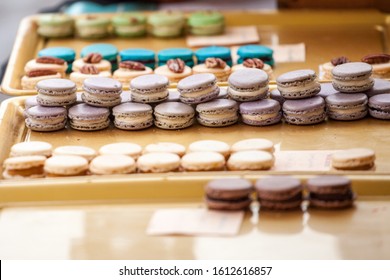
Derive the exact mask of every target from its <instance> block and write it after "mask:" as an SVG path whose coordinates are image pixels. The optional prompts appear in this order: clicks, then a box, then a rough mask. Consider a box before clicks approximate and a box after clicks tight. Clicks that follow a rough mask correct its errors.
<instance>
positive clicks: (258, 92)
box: [228, 86, 268, 97]
mask: <svg viewBox="0 0 390 280" xmlns="http://www.w3.org/2000/svg"><path fill="white" fill-rule="evenodd" d="M267 91H268V86H267V87H264V88H260V89H258V90H255V91H238V90H235V89H232V88H231V87H229V89H228V92H229V94H231V95H238V96H246V97H254V96H259V95H263V94H264V93H266V92H267Z"/></svg>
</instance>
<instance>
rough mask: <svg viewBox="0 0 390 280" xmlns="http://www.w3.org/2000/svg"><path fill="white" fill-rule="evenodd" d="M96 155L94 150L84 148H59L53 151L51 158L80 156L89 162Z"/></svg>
mask: <svg viewBox="0 0 390 280" xmlns="http://www.w3.org/2000/svg"><path fill="white" fill-rule="evenodd" d="M96 155H97V153H96V151H95V150H94V149H92V148H90V147H85V146H60V147H57V148H55V149H54V151H53V156H80V157H83V158H85V159H86V160H88V161H91V160H92V159H93V158H94V157H96Z"/></svg>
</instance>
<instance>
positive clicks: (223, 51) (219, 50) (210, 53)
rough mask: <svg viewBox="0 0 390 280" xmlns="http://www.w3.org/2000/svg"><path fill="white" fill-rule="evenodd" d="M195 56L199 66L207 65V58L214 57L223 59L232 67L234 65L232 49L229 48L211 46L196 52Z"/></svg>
mask: <svg viewBox="0 0 390 280" xmlns="http://www.w3.org/2000/svg"><path fill="white" fill-rule="evenodd" d="M195 56H196V59H197V61H198V64H201V63H205V61H206V59H207V58H209V57H212V58H220V59H222V60H223V61H225V62H226V64H227V65H228V66H230V67H231V66H232V65H233V62H232V54H231V51H230V48H227V47H221V46H211V47H205V48H200V49H198V50H196V51H195Z"/></svg>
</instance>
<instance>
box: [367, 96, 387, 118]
mask: <svg viewBox="0 0 390 280" xmlns="http://www.w3.org/2000/svg"><path fill="white" fill-rule="evenodd" d="M368 107H369V113H370V115H371V116H372V117H374V118H377V119H382V120H390V93H386V94H378V95H375V96H373V97H370V99H369V101H368Z"/></svg>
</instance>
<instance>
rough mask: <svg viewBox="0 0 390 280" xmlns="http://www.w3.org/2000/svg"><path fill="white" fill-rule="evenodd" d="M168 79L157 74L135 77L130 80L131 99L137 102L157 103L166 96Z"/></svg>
mask: <svg viewBox="0 0 390 280" xmlns="http://www.w3.org/2000/svg"><path fill="white" fill-rule="evenodd" d="M168 86H169V80H168V78H167V77H165V76H162V75H157V74H149V75H143V76H139V77H136V78H134V79H132V80H131V82H130V91H131V100H132V101H133V102H138V103H158V102H162V101H165V100H166V99H167V98H168V94H169V91H168Z"/></svg>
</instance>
